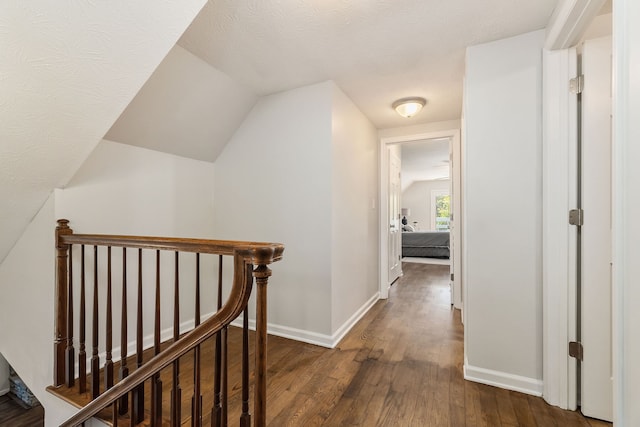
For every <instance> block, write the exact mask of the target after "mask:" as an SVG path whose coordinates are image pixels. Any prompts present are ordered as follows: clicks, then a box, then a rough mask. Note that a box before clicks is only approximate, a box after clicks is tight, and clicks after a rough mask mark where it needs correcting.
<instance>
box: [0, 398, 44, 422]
mask: <svg viewBox="0 0 640 427" xmlns="http://www.w3.org/2000/svg"><path fill="white" fill-rule="evenodd" d="M0 426H2V427H41V426H44V409H42V406H40V405H38V406H36V407H34V408H31V409H25V408H23V407H22V406H20V405H18V404H17V403H16V402H14V400H13V399H11V398H10V397H9V396H8V395H6V394H5V395H4V396H0Z"/></svg>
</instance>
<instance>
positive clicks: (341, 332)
mask: <svg viewBox="0 0 640 427" xmlns="http://www.w3.org/2000/svg"><path fill="white" fill-rule="evenodd" d="M378 299H380V293H379V292H377V293H376V294H375V295H373V296H372V297H371V298H370V299H369V300H368V301H367V302H365V303H364V304H363V305H362V307H360V308H359V309H358V310H357V311H356V312H355V313H354V314H353V315H352V316H351V317H350V318H349V319H347V321H346V322H345V323H344V324H343V325H342V326H340V327H339V328H338V330H337V331H336V332H335V333H334V334H333V335H326V334H320V333H317V332H313V331H306V330H304V329H297V328H292V327H289V326H283V325H277V324H275V323H267V333H269V334H271V335H276V336H279V337H283V338H288V339H292V340H296V341H301V342H306V343H309V344H314V345H319V346H321V347H327V348H335V347H336V346H337V345H338V343H339V342H340V340H342V338H344V336H345V335H346V334H347V333H348V332H349V331H350V330H351V328H353V326H354V325H355V324H356V323H357V322H358V320H360V319H361V318H362V316H364V315H365V314H366V313H367V312H368V311H369V309H371V307H373V305H374V304H375V303H376V302H377V301H378ZM214 314H215V313H207V314H205V315H203V316H202V321H205V320H206V319H208V318H209V317H211V316H213V315H214ZM231 325H232V326H237V327H242V315H240V317H238V318H237V319H236V320H234V321H233V322H232V323H231ZM193 328H194V320H193V319H191V320H188V321H186V322H182V323H181V324H180V331H190V330H191V329H193ZM249 329H251V330H253V331H255V329H256V322H255V320H254V319H249ZM172 338H173V327H169V328H165V329H163V330H162V331H161V332H160V341H161V342H165V341H168V340H170V339H172ZM76 341H77V338H76ZM153 342H154V339H153V334H149V335H146V336H144V337H143V343H142V347H143V349H144V350H147V349H149V348H151V347H153ZM74 344H75V345H76V351H77V350H78V348H79V347H78V343H77V342H75V343H74ZM87 350H88V351H90V350H89V349H87ZM135 353H136V343H135V341H130V342H129V344H128V346H127V354H128V355H132V354H135ZM112 354H113V359H112V360H113V362H118V361H119V360H120V346H118V347H114V348H113V351H112ZM98 356H99V357H100V361H101V364H102V363H104V360H105V356H106V354H105V352H104V351H103V352H101V353H99V355H98ZM75 365H76V366H75V367H76V372H78V361H77V360H76V364H75ZM89 365H90V364H89V363H87V373H89V372H90V369H91V367H90V366H89Z"/></svg>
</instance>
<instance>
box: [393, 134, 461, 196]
mask: <svg viewBox="0 0 640 427" xmlns="http://www.w3.org/2000/svg"><path fill="white" fill-rule="evenodd" d="M401 171H402V180H401V181H402V182H401V186H402V191H404V190H406V189H407V188H409V186H411V184H413V183H414V182H416V181H431V180H436V179H448V178H449V138H438V139H428V140H420V141H413V142H410V143H404V144H402V166H401Z"/></svg>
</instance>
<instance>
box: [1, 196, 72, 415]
mask: <svg viewBox="0 0 640 427" xmlns="http://www.w3.org/2000/svg"><path fill="white" fill-rule="evenodd" d="M54 218H55V203H54V200H53V196H52V197H50V198H49V199H48V200H47V202H46V203H45V205H44V206H43V207H42V209H40V211H39V212H38V214H37V215H36V217H35V218H34V219H33V221H32V222H31V224H30V225H29V227H28V228H27V230H26V231H25V233H24V234H23V235H22V236H21V237H20V239H19V240H18V242H17V243H16V245H15V246H14V247H13V249H12V250H11V252H9V255H7V257H6V258H5V260H4V262H3V263H2V264H1V265H0V283H2V298H0V325H3V327H2V328H0V353H2V354H3V355H4V357H5V358H6V359H7V361H8V362H9V363H10V364H11V366H13V368H14V369H15V370H16V372H18V374H19V375H20V377H21V378H22V380H23V381H24V382H25V384H26V385H27V387H29V389H30V390H31V391H32V392H33V394H34V395H35V396H36V398H37V399H38V400H39V401H40V403H41V404H42V406H43V407H44V409H45V421H46V424H45V425H47V426H49V425H51V426H57V425H59V424H60V422H62V421H63V420H64V419H65V418H66V417H68V416H70V415H71V414H72V413H73V412H74V411H75V409H73V408H72V407H71V405H69V404H67V403H65V402H63V401H62V400H61V399H59V398H57V397H54V396H53V395H51V394H49V393H47V392H46V391H45V388H46V387H48V386H50V385H51V384H52V382H53V335H54V334H53V319H54V313H53V309H54V307H53V301H54V282H55V281H54V276H55V264H54V256H55V249H54V244H55V242H54V233H53V230H54V228H55V219H54ZM33 266H37V268H33ZM9 325H11V326H13V327H9Z"/></svg>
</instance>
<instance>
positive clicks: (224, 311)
mask: <svg viewBox="0 0 640 427" xmlns="http://www.w3.org/2000/svg"><path fill="white" fill-rule="evenodd" d="M67 224H68V220H58V227H57V229H56V247H57V249H58V257H59V263H58V275H59V276H61V275H64V276H66V268H65V267H64V263H62V264H61V263H60V257H62V256H64V255H61V253H63V252H64V251H66V250H67V249H68V247H69V246H70V245H73V244H80V245H98V246H109V247H111V246H113V247H126V248H138V249H154V250H168V251H176V252H194V253H205V254H218V255H231V256H233V259H234V277H233V284H232V287H231V292H230V295H229V297H228V299H227V301H226V302H225V304H224V305H223V306H222V307H221V308H220V309H219V310H218V311H217V312H216V314H215V315H213V316H212V317H210V318H209V319H207V320H206V321H203V322H202V323H201V324H200V325H198V326H196V327H195V328H194V329H193V330H191V331H190V332H188V333H186V334H185V335H184V336H183V337H181V338H180V339H179V340H178V341H175V342H174V343H173V344H171V345H170V346H169V347H167V348H166V349H165V350H163V351H162V352H160V353H159V354H157V355H156V356H155V357H153V358H152V359H151V360H149V361H148V362H147V363H145V364H144V365H142V366H141V367H139V368H138V369H137V370H135V371H134V372H133V373H131V374H130V375H129V376H128V377H126V378H124V379H122V380H121V381H120V382H119V383H117V384H115V385H114V386H113V387H111V388H109V389H108V390H106V391H105V392H104V393H103V394H101V395H100V396H98V397H97V398H96V399H94V400H93V401H92V402H90V403H89V404H88V405H87V406H85V407H84V408H82V409H81V410H80V411H78V412H77V413H76V414H75V415H74V416H72V417H71V418H69V419H68V420H67V421H65V422H64V423H62V424H61V426H62V427H73V426H77V425H80V424H82V423H83V422H85V421H87V420H88V419H90V418H92V417H93V416H95V415H96V414H98V412H100V411H102V410H103V409H105V408H106V407H108V406H109V405H111V404H114V403H115V402H116V401H118V399H120V398H122V397H123V396H124V395H126V394H127V393H129V392H130V391H132V390H134V389H135V388H136V387H138V386H140V385H141V384H143V383H144V381H146V380H148V379H149V378H151V377H152V376H153V375H155V374H157V373H158V372H160V370H162V369H163V368H165V367H167V366H169V365H170V364H172V363H173V362H174V361H176V360H178V359H179V358H180V357H181V356H183V355H184V354H186V353H188V352H189V351H191V350H193V349H194V348H195V347H197V346H198V345H200V344H202V343H203V342H204V341H205V340H207V339H209V338H211V337H212V336H214V335H215V334H216V333H218V332H219V331H221V330H222V329H223V328H225V327H226V326H228V325H229V324H230V323H231V322H232V321H233V320H235V319H236V318H237V317H238V316H239V315H240V314H241V313H242V312H243V310H245V308H246V307H247V304H248V301H249V297H250V295H251V290H252V287H253V278H254V277H255V279H256V283H257V285H258V300H264V302H265V303H266V284H267V279H268V277H269V276H270V275H271V270H269V268H268V267H267V265H269V264H271V263H273V262H276V261H278V260H280V259H281V258H282V253H283V251H284V246H283V245H281V244H276V243H259V242H237V241H228V240H205V239H179V238H169V237H145V236H113V235H101V234H73V231H72V230H71V229H70V228H68V226H67ZM61 265H62V267H61ZM254 267H256V268H255V270H254V269H253V268H254ZM59 286H60V283H59ZM61 293H63V294H64V293H65V292H64V291H63V292H61ZM58 299H59V301H58V303H63V304H64V305H65V306H63V307H62V309H63V311H64V310H66V304H65V303H64V295H63V296H62V297H61V296H60V295H58ZM265 309H266V307H261V306H258V307H257V310H258V311H257V319H256V321H257V323H260V324H259V325H258V324H257V325H256V334H257V335H256V339H257V343H256V345H257V349H256V357H257V359H256V369H257V370H266V357H265V353H264V352H265V351H266V311H265ZM262 318H264V321H262ZM262 323H264V324H262ZM57 328H58V326H57ZM262 335H264V336H262ZM260 346H264V347H265V348H259V347H260ZM259 359H260V360H259ZM264 373H265V372H256V402H255V405H256V425H262V424H263V423H264V421H259V420H260V419H262V420H264V417H265V414H266V411H265V405H264V403H265V402H264V401H263V398H264V396H259V393H258V391H259V390H261V391H264V389H265V387H266V380H265V377H264ZM263 382H264V384H262V383H263ZM258 423H260V424H258Z"/></svg>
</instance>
